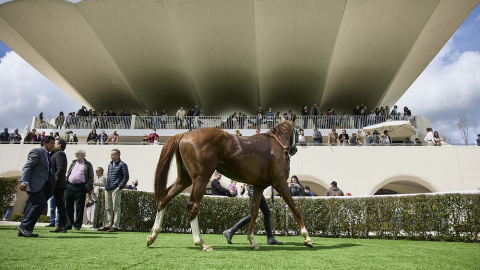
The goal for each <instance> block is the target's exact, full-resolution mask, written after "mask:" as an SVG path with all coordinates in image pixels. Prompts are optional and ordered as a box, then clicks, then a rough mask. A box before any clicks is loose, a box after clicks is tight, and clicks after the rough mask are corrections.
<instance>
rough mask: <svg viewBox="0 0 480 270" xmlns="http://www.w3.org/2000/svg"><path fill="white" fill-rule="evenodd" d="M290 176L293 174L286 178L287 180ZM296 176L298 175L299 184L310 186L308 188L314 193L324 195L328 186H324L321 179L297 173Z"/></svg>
mask: <svg viewBox="0 0 480 270" xmlns="http://www.w3.org/2000/svg"><path fill="white" fill-rule="evenodd" d="M292 176H293V174H291V175H290V178H289V179H288V181H290V179H291V177H292ZM296 176H297V177H298V181H299V182H300V184H302V185H303V187H305V186H308V187H309V188H310V190H311V191H313V193H315V195H317V196H324V195H325V192H327V188H328V187H325V186H324V183H323V181H321V180H319V179H317V178H315V177H312V176H310V175H298V174H297V175H296Z"/></svg>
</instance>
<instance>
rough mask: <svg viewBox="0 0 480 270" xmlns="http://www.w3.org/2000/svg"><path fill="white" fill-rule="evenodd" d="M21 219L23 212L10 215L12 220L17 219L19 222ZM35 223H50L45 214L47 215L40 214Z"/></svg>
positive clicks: (48, 217)
mask: <svg viewBox="0 0 480 270" xmlns="http://www.w3.org/2000/svg"><path fill="white" fill-rule="evenodd" d="M22 219H23V214H15V215H13V216H12V221H19V222H21V221H22ZM37 223H50V216H47V215H41V216H40V217H39V218H38V220H37Z"/></svg>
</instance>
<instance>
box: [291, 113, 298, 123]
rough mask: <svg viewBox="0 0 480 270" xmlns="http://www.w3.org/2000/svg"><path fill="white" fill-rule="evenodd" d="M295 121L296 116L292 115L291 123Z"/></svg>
mask: <svg viewBox="0 0 480 270" xmlns="http://www.w3.org/2000/svg"><path fill="white" fill-rule="evenodd" d="M295 119H297V114H294V115H293V116H292V123H295Z"/></svg>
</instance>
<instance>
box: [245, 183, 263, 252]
mask: <svg viewBox="0 0 480 270" xmlns="http://www.w3.org/2000/svg"><path fill="white" fill-rule="evenodd" d="M262 193H263V190H262V189H261V188H258V187H254V188H253V195H252V208H251V209H250V216H251V217H252V218H251V219H250V225H249V226H248V231H247V239H248V241H250V248H251V249H259V247H258V245H257V242H255V240H254V239H253V229H255V221H256V220H257V216H258V208H259V206H260V201H261V199H262Z"/></svg>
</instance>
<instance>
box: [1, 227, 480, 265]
mask: <svg viewBox="0 0 480 270" xmlns="http://www.w3.org/2000/svg"><path fill="white" fill-rule="evenodd" d="M48 230H49V228H42V227H37V228H36V229H35V233H38V234H40V237H38V238H24V237H17V231H16V229H15V227H14V226H0V269H167V270H173V269H195V270H197V269H289V270H294V269H479V267H480V256H479V254H480V245H479V244H478V243H469V244H468V243H452V242H415V241H405V240H399V241H394V240H365V239H342V238H340V239H337V238H316V237H314V238H312V240H313V243H314V248H307V247H305V246H303V241H302V237H301V236H290V237H281V236H278V237H277V239H278V240H280V241H283V242H284V245H283V246H268V245H266V240H267V239H266V237H265V236H256V237H255V239H256V241H257V242H258V243H259V244H260V250H250V249H249V248H248V246H249V243H248V240H247V239H246V236H245V235H236V236H235V237H234V238H233V242H234V244H233V245H228V244H227V243H226V242H225V238H224V237H223V235H202V236H203V239H204V240H205V242H207V243H208V244H210V245H211V246H212V247H213V248H214V251H213V252H203V251H202V250H201V248H199V247H196V246H195V245H194V244H193V240H192V235H190V234H160V235H159V237H158V238H157V240H156V242H155V243H154V244H153V245H152V247H150V248H147V247H146V237H147V235H148V233H137V232H119V233H106V232H96V231H90V230H85V229H82V230H81V231H78V232H77V231H69V232H68V233H66V234H53V233H49V232H48Z"/></svg>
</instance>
